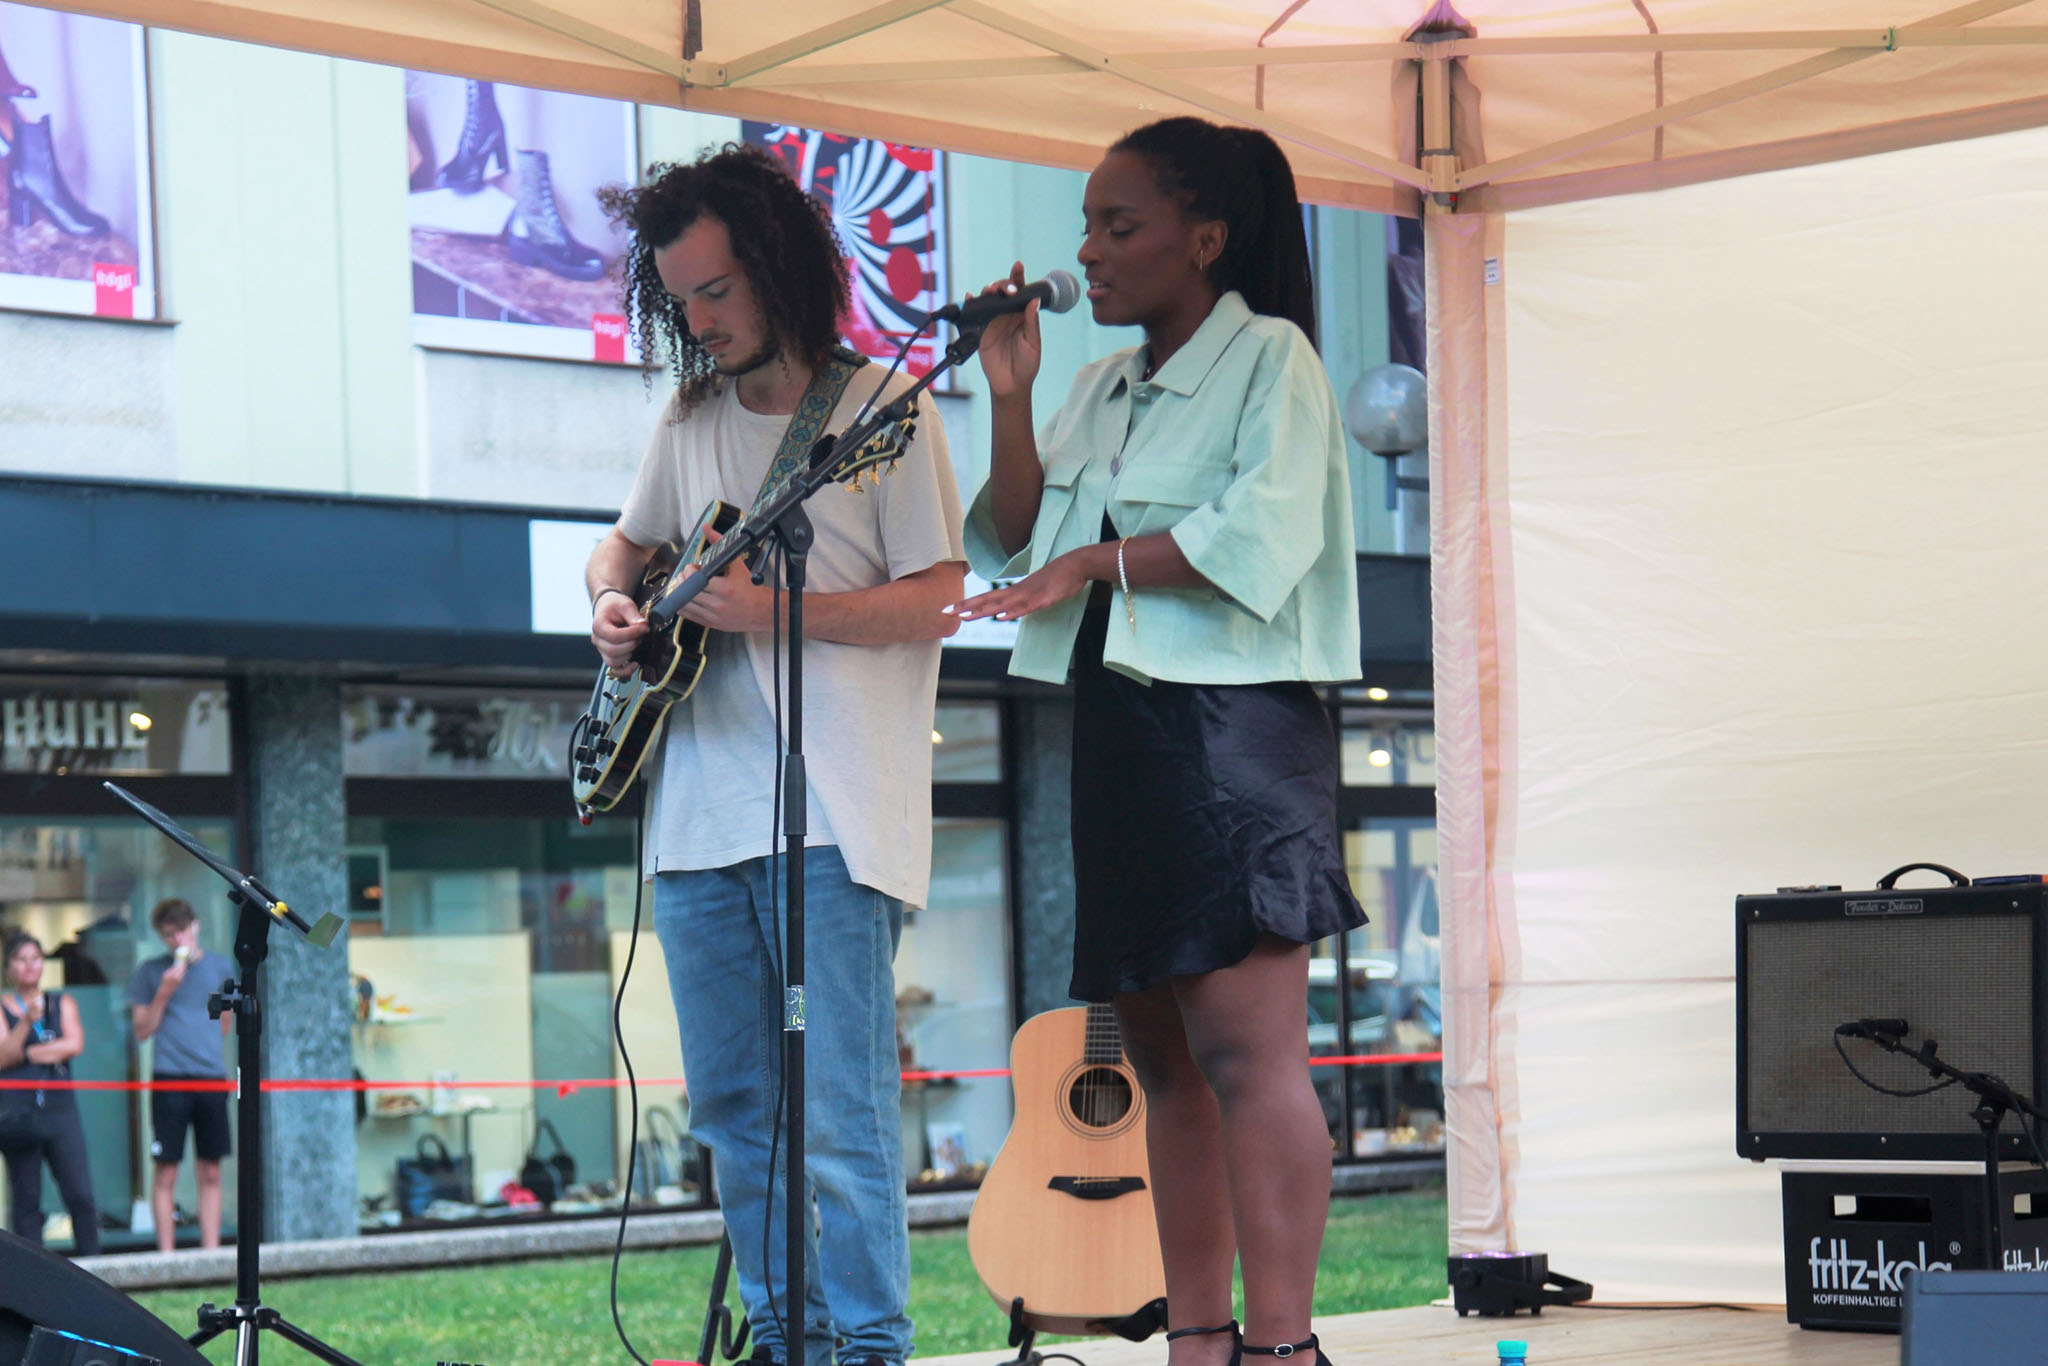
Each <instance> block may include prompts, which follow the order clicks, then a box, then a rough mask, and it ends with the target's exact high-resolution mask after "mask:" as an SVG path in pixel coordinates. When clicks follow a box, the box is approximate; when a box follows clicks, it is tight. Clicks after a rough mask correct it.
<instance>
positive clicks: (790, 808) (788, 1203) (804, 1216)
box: [647, 315, 981, 1361]
mask: <svg viewBox="0 0 2048 1366" xmlns="http://www.w3.org/2000/svg"><path fill="white" fill-rule="evenodd" d="M935 316H936V315H935ZM920 330H922V329H920ZM980 345H981V327H980V326H979V325H974V326H963V327H962V328H961V329H960V331H959V332H958V333H957V334H956V335H955V336H954V338H953V340H952V342H951V343H950V344H949V345H948V346H947V347H946V350H945V355H944V358H943V359H942V360H941V361H940V362H939V363H938V364H937V365H934V366H933V367H932V368H931V369H930V370H928V371H926V372H925V373H924V375H923V376H921V377H920V378H919V379H918V381H917V382H916V383H915V384H913V385H911V386H910V388H908V389H906V390H904V391H903V392H902V393H901V394H899V395H898V396H897V397H896V398H894V399H892V400H891V401H889V402H888V403H885V404H883V405H882V406H880V407H878V408H876V409H875V410H874V412H873V413H872V414H871V415H870V416H869V417H868V418H866V419H865V420H863V421H860V422H856V423H855V424H854V425H853V426H851V427H849V428H847V429H846V430H845V431H844V432H842V433H840V435H839V436H838V437H837V438H836V439H835V438H820V440H819V442H818V444H817V446H816V447H814V448H813V449H812V452H811V457H810V458H809V459H808V460H806V461H805V462H804V465H803V467H802V468H801V469H799V470H798V471H797V472H796V473H795V474H794V475H793V476H791V478H790V481H789V483H788V484H787V485H785V486H784V488H783V491H782V492H781V493H779V494H777V495H776V496H775V498H774V499H773V500H772V501H770V502H769V503H768V504H767V505H766V506H765V507H763V508H762V509H761V510H760V511H759V512H758V513H756V514H755V515H754V516H752V517H749V518H747V520H746V521H745V522H744V523H743V524H742V525H740V526H737V527H734V528H733V529H732V531H730V532H728V533H727V534H726V536H725V537H724V538H723V539H721V540H720V541H719V543H718V548H717V556H716V559H715V560H714V559H713V558H712V557H708V556H707V557H706V563H705V564H704V566H703V567H702V568H700V569H699V570H698V572H697V573H695V574H693V575H691V576H690V577H689V578H688V579H686V580H684V581H683V582H682V583H680V584H678V585H676V587H675V588H673V589H672V590H670V591H669V592H668V593H666V594H664V595H663V596H662V598H661V599H660V600H659V601H657V602H655V603H653V604H650V607H651V608H652V610H650V611H649V612H648V614H647V625H648V630H649V631H650V632H651V633H654V634H659V633H660V632H663V631H666V630H667V629H668V628H669V627H670V626H671V625H673V624H674V622H675V618H676V616H677V614H678V612H679V611H680V610H681V608H682V607H683V605H684V604H686V603H688V602H689V601H690V600H691V599H692V598H695V597H696V596H697V595H698V594H699V593H701V592H703V591H704V586H705V585H706V584H707V583H709V582H710V581H711V579H712V578H714V577H716V576H717V574H718V573H720V572H721V571H722V570H723V569H724V567H725V565H727V564H730V563H731V562H732V561H733V560H734V559H737V558H740V557H741V556H744V555H745V554H746V553H747V552H749V551H750V550H752V549H753V548H754V547H755V546H757V545H760V544H762V543H764V542H768V541H773V542H774V543H775V544H776V545H777V546H778V547H780V550H781V558H782V560H783V563H784V565H785V566H786V570H785V578H786V584H785V590H786V591H787V592H788V594H789V685H788V687H789V702H788V717H789V719H788V722H787V725H788V729H789V742H788V746H787V748H786V749H785V751H784V758H783V767H782V783H783V788H782V791H783V877H784V895H783V912H782V914H783V931H782V934H783V951H782V961H783V980H782V1093H783V1131H784V1132H783V1145H784V1146H783V1181H784V1197H783V1198H784V1203H785V1212H786V1222H785V1224H784V1226H783V1239H784V1247H783V1253H784V1258H785V1262H784V1270H783V1294H784V1296H785V1303H786V1304H787V1305H788V1306H789V1307H790V1309H791V1312H790V1313H789V1314H788V1315H787V1316H786V1317H785V1318H784V1320H783V1322H784V1324H785V1329H784V1334H785V1341H784V1342H783V1345H782V1347H783V1353H784V1355H785V1357H786V1358H787V1359H788V1360H790V1361H795V1360H797V1356H796V1355H795V1354H798V1353H801V1352H802V1351H803V1329H804V1324H803V1322H802V1318H801V1315H802V1311H803V1306H804V1303H805V1301H806V1298H807V1295H806V1290H807V1287H808V1284H809V1282H808V1280H807V1279H806V1274H807V1266H806V1260H807V1257H808V1254H809V1249H810V1241H811V1223H810V1214H811V1202H810V1199H809V1197H808V1196H807V1194H806V1191H807V1190H808V1189H809V1187H808V1185H807V1184H806V1182H805V1179H804V1029H805V1005H806V1003H805V999H804V837H805V835H806V834H808V833H809V826H808V819H809V817H808V811H809V807H808V800H807V795H806V783H805V778H804V690H803V689H804V682H803V680H804V663H803V661H804V583H805V571H806V568H807V565H808V561H809V556H810V548H811V541H812V538H813V533H812V527H811V519H810V516H809V515H808V514H807V513H805V511H804V508H803V505H804V503H805V502H806V501H807V500H808V499H809V498H810V496H811V495H812V494H814V493H816V492H817V491H818V490H819V489H821V488H823V487H824V486H825V485H826V484H829V483H832V482H833V480H834V478H835V473H836V471H837V470H838V468H839V465H840V463H841V461H843V460H844V459H845V457H846V456H848V455H850V454H851V453H852V452H854V451H856V450H859V449H860V447H861V446H863V445H865V444H866V443H867V441H868V440H869V439H870V438H871V437H873V436H874V435H876V434H877V433H878V432H880V431H881V430H882V429H883V428H885V427H889V426H892V425H894V424H897V423H901V422H908V421H910V420H911V415H912V414H913V413H914V412H915V411H916V406H917V396H918V395H919V394H921V393H923V392H924V391H925V390H926V389H929V388H930V387H931V386H932V384H933V382H934V381H935V380H937V379H938V377H939V376H940V375H942V374H944V373H945V372H946V371H948V370H950V369H952V368H953V367H955V366H957V365H960V364H961V363H962V362H964V361H965V360H966V359H967V358H968V357H969V356H972V355H973V354H974V353H975V351H976V350H977V349H978V348H979V347H980ZM906 349H907V344H906ZM883 382H884V383H887V380H886V378H885V379H884V381H883ZM827 440H830V441H831V445H830V446H829V447H828V446H827V445H826V441H827ZM773 559H774V557H773V556H763V557H762V558H761V559H760V560H759V561H758V563H759V564H760V565H761V566H762V568H761V569H760V570H757V571H756V572H755V575H754V582H756V583H759V582H761V580H762V578H763V576H764V574H765V573H766V571H767V567H768V565H769V564H770V563H772V561H773ZM769 1197H770V1201H771V1203H772V1201H773V1197H774V1181H773V1173H770V1182H769ZM768 1299H769V1303H770V1305H771V1306H772V1305H773V1304H774V1300H775V1295H774V1290H773V1287H772V1286H771V1287H769V1290H768ZM789 1339H794V1341H791V1340H789Z"/></svg>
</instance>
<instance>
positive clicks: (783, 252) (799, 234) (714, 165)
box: [598, 143, 848, 417]
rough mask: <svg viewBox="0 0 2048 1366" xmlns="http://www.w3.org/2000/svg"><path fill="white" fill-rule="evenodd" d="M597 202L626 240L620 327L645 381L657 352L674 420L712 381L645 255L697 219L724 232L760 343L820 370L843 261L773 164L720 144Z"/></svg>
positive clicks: (841, 296)
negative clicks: (767, 340) (760, 330)
mask: <svg viewBox="0 0 2048 1366" xmlns="http://www.w3.org/2000/svg"><path fill="white" fill-rule="evenodd" d="M598 202H599V203H600V204H602V205H603V206H604V210H605V212H606V214H607V215H609V217H610V218H611V221H612V222H614V223H616V224H618V225H619V226H620V227H623V228H625V229H627V230H628V231H629V232H631V234H632V237H633V244H632V246H631V247H630V248H629V249H628V251H627V253H626V267H625V287H624V291H623V294H624V304H625V310H626V325H627V326H628V327H629V328H631V329H632V330H633V338H634V340H635V341H636V342H638V343H639V346H640V355H641V357H642V358H643V362H644V364H645V365H646V367H647V373H648V375H649V377H650V379H651V377H652V375H653V372H654V370H655V369H656V368H657V367H658V365H659V364H660V362H659V361H658V360H657V357H658V356H659V355H660V354H661V353H662V352H663V351H666V353H667V356H668V368H669V372H670V373H671V374H672V375H673V376H674V377H675V383H676V407H675V411H676V415H677V416H678V417H680V416H682V415H684V414H687V413H688V412H689V411H690V410H691V409H692V408H694V407H696V406H697V404H699V403H700V402H702V401H703V400H704V399H705V398H706V397H708V396H709V395H710V394H711V393H712V392H714V391H715V390H716V389H717V387H718V380H719V375H718V370H717V367H716V365H715V364H714V363H713V361H712V358H711V354H710V353H709V352H707V351H706V350H705V349H704V348H703V346H702V345H701V344H699V343H698V341H697V338H696V336H695V335H694V334H693V333H692V332H691V331H690V323H689V319H688V316H687V314H686V313H685V310H684V307H683V301H682V300H681V299H678V298H676V297H675V296H674V295H673V294H670V293H669V292H668V289H667V287H666V286H664V285H663V284H662V282H661V273H660V272H659V271H658V270H656V269H655V265H654V253H655V252H657V251H660V250H662V249H663V248H666V247H669V246H672V245H673V244H674V243H675V241H676V239H677V238H679V237H681V236H682V235H683V233H684V232H686V231H687V230H688V229H689V228H690V227H691V226H692V225H694V224H695V223H696V222H697V220H698V219H699V218H702V217H704V216H706V215H709V216H710V217H712V218H715V219H717V220H718V221H719V222H721V223H723V224H725V226H726V229H727V230H728V231H729V232H730V233H731V235H732V254H733V256H734V258H735V259H737V260H738V261H739V263H740V268H741V269H742V270H744V271H745V272H746V275H747V283H748V284H749V285H750V286H752V288H753V291H754V297H755V299H757V300H759V301H760V305H761V312H762V315H763V317H764V319H765V320H766V322H767V327H768V334H769V336H770V337H772V338H774V340H775V341H776V342H777V344H779V345H780V346H782V347H783V348H784V349H785V350H786V352H787V353H788V354H789V357H790V359H792V360H797V361H801V362H803V363H804V364H806V365H808V366H810V367H811V368H812V369H817V368H818V367H820V366H822V365H824V363H825V360H826V358H827V356H828V355H829V354H830V353H831V350H832V347H833V346H834V344H835V343H837V342H838V340H839V319H840V316H841V314H843V313H844V312H845V308H846V299H847V289H848V284H847V274H846V261H845V258H844V257H843V256H842V255H841V253H840V250H839V242H838V239H837V238H836V237H835V236H834V234H833V232H832V220H831V218H830V216H829V215H828V214H827V213H826V211H825V208H824V206H823V205H821V204H819V203H818V201H816V200H815V199H812V198H811V197H810V196H809V195H807V194H805V193H804V192H803V191H802V190H801V189H799V188H797V184H796V182H795V181H794V180H792V179H791V178H790V176H789V173H788V172H787V171H785V170H784V169H783V168H782V166H781V165H780V164H779V163H778V162H777V161H776V160H775V159H774V158H773V157H771V156H769V155H768V154H767V153H766V152H764V151H762V150H761V149H760V148H758V147H750V146H744V145H741V144H737V143H727V144H726V145H725V146H723V147H720V148H716V149H714V150H710V151H707V152H705V153H704V154H703V155H702V156H700V157H698V158H697V159H696V160H695V161H693V162H691V163H689V164H688V165H677V164H674V163H672V162H656V163H655V164H654V165H652V166H649V167H648V168H647V178H646V181H645V183H643V184H640V185H637V186H626V185H611V186H607V187H605V188H604V189H602V190H600V191H599V192H598Z"/></svg>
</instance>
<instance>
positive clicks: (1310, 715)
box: [1068, 602, 1366, 1001]
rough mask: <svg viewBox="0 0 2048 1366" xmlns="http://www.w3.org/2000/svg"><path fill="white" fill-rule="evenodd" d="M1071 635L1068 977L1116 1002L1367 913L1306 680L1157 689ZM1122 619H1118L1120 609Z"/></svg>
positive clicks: (1332, 752)
mask: <svg viewBox="0 0 2048 1366" xmlns="http://www.w3.org/2000/svg"><path fill="white" fill-rule="evenodd" d="M1111 620H1112V614H1111V609H1110V607H1109V605H1108V604H1107V603H1106V602H1098V603H1093V604H1091V605H1090V606H1089V608H1088V611H1087V614H1086V615H1085V616H1084V617H1083V618H1082V624H1081V634H1080V638H1079V639H1078V640H1077V641H1076V642H1075V644H1074V670H1073V674H1074V778H1073V782H1074V787H1073V807H1072V810H1073V840H1074V900H1075V905H1074V978H1073V983H1072V985H1071V986H1070V987H1069V988H1068V990H1069V992H1070V994H1072V995H1073V996H1074V997H1075V998H1076V999H1078V1000H1083V1001H1107V1000H1109V999H1110V998H1111V997H1112V996H1114V995H1116V994H1117V993H1119V992H1130V991H1143V990H1145V989H1147V988H1149V987H1154V986H1158V985H1159V984H1160V983H1162V982H1164V981H1166V980H1167V979H1168V978H1170V977H1180V976H1188V975H1192V974H1196V973H1204V972H1214V971H1215V970H1216V969H1218V968H1225V967H1229V966H1230V965H1232V964H1233V963H1238V962H1242V961H1243V960H1244V959H1245V958H1246V957H1247V956H1248V955H1249V954H1250V953H1251V951H1252V949H1253V947H1254V946H1255V945H1256V944H1257V943H1258V941H1259V937H1260V936H1261V935H1275V936H1278V937H1279V938H1281V939H1285V940H1290V941H1292V942H1294V943H1297V944H1308V943H1313V942H1315V941H1316V940H1318V939H1322V938H1325V937H1327V936H1329V935H1332V934H1335V933H1337V932H1338V931H1339V930H1348V929H1356V928H1357V927H1358V926H1360V925H1363V924H1364V923H1365V919H1366V917H1365V912H1364V910H1363V909H1362V908H1361V907H1360V906H1359V904H1358V898H1357V897H1355V896H1354V895H1352V892H1351V882H1350V879H1349V878H1348V877H1347V876H1346V874H1345V869H1344V854H1343V850H1342V848H1341V847H1340V846H1339V843H1338V834H1337V784H1338V772H1337V738H1336V735H1335V733H1334V732H1333V731H1332V729H1331V727H1330V719H1329V714H1328V713H1327V712H1325V711H1324V709H1323V704H1322V700H1321V699H1320V698H1319V697H1317V695H1316V691H1315V689H1314V688H1313V687H1311V686H1310V685H1309V684H1307V683H1299V682H1286V683H1253V684H1216V683H1166V682H1157V681H1155V682H1153V683H1152V684H1150V685H1149V686H1148V685H1146V684H1143V683H1140V682H1138V681H1137V680H1135V679H1133V678H1130V677H1128V676H1126V675H1124V674H1120V673H1117V672H1116V671H1114V670H1112V669H1106V668H1104V667H1103V664H1102V646H1103V640H1104V637H1105V634H1106V632H1107V631H1108V629H1109V627H1110V623H1111ZM1115 620H1117V621H1121V620H1122V615H1121V609H1120V608H1119V609H1118V610H1117V613H1116V616H1115Z"/></svg>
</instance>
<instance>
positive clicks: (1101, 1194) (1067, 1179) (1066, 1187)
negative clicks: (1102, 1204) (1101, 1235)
mask: <svg viewBox="0 0 2048 1366" xmlns="http://www.w3.org/2000/svg"><path fill="white" fill-rule="evenodd" d="M1045 1184H1046V1188H1047V1189H1048V1190H1056V1191H1059V1192H1060V1193H1061V1194H1063V1195H1071V1196H1073V1197H1074V1198H1075V1199H1077V1200H1114V1199H1116V1198H1117V1197H1118V1196H1119V1195H1129V1194H1130V1193H1131V1192H1133V1191H1141V1190H1143V1189H1145V1178H1144V1177H1142V1176H1055V1177H1054V1178H1053V1179H1052V1180H1050V1181H1048V1182H1046V1183H1045Z"/></svg>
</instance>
